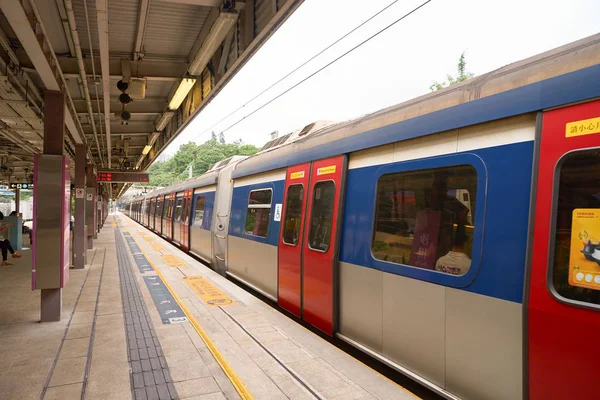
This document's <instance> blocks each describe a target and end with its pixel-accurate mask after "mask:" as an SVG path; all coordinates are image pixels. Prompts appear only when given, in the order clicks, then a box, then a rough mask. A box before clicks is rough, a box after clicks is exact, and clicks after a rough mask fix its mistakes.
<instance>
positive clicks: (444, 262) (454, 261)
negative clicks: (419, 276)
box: [435, 225, 471, 275]
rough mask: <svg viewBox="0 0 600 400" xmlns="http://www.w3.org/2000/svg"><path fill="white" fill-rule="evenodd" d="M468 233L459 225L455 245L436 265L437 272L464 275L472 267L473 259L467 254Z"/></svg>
mask: <svg viewBox="0 0 600 400" xmlns="http://www.w3.org/2000/svg"><path fill="white" fill-rule="evenodd" d="M466 243H467V231H466V229H465V226H464V225H458V227H457V228H456V232H455V234H454V245H453V246H452V249H451V250H450V251H449V252H448V253H447V254H446V255H445V256H442V257H440V258H439V259H438V260H437V262H436V263H435V270H436V271H440V272H444V273H446V274H452V275H463V274H465V273H466V272H467V271H468V270H469V268H470V267H471V259H470V258H469V256H468V255H467V254H466V251H465V244H466Z"/></svg>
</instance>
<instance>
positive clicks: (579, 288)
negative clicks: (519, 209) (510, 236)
mask: <svg viewBox="0 0 600 400" xmlns="http://www.w3.org/2000/svg"><path fill="white" fill-rule="evenodd" d="M559 168H560V172H559V173H560V175H559V181H558V185H557V187H556V188H555V189H554V190H555V191H558V196H557V197H555V204H557V210H556V214H555V215H554V221H555V229H554V233H553V235H554V249H553V250H551V251H553V252H554V260H553V271H552V277H553V279H552V284H553V286H554V289H555V290H556V292H557V293H558V294H560V295H561V296H563V297H565V298H567V299H571V300H577V301H581V302H585V303H592V304H596V305H600V150H597V149H596V150H586V151H580V152H576V153H571V154H569V155H567V156H566V157H565V158H563V160H562V165H561V166H560V167H559ZM557 175H558V174H557ZM555 196H556V194H555Z"/></svg>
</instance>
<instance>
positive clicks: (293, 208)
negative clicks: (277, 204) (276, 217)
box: [282, 185, 304, 246]
mask: <svg viewBox="0 0 600 400" xmlns="http://www.w3.org/2000/svg"><path fill="white" fill-rule="evenodd" d="M303 199H304V186H303V185H291V186H290V187H289V188H288V191H287V198H286V204H285V219H284V221H283V238H282V239H283V243H285V244H289V245H292V246H295V245H296V244H298V235H299V234H300V224H301V223H302V219H301V218H302V201H303Z"/></svg>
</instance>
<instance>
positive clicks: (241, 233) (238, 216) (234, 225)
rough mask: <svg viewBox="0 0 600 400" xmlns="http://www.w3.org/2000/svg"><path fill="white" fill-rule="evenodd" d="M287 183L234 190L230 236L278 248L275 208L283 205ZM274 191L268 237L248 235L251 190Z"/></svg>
mask: <svg viewBox="0 0 600 400" xmlns="http://www.w3.org/2000/svg"><path fill="white" fill-rule="evenodd" d="M284 187H285V181H275V182H265V183H257V184H255V185H247V186H240V187H236V188H234V189H233V196H232V200H231V218H230V220H229V234H230V235H233V236H238V237H241V238H244V239H248V240H253V241H255V242H260V243H265V244H270V245H273V246H277V241H278V240H279V221H274V220H273V216H274V215H275V206H276V205H277V204H281V203H283V190H284ZM267 188H271V189H272V190H273V197H272V199H271V216H270V218H269V230H268V232H267V237H266V238H262V237H258V236H252V235H247V234H246V233H245V231H246V229H245V228H246V214H247V212H248V196H249V194H250V191H251V190H256V189H267Z"/></svg>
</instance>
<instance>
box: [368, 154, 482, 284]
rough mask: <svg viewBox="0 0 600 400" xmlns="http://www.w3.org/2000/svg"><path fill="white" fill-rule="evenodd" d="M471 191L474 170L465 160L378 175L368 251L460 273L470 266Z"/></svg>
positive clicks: (401, 261)
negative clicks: (446, 165) (463, 161)
mask: <svg viewBox="0 0 600 400" xmlns="http://www.w3.org/2000/svg"><path fill="white" fill-rule="evenodd" d="M476 197H477V172H476V171H475V168H473V167H472V166H470V165H458V166H451V167H442V168H432V169H424V170H418V171H406V172H399V173H393V174H386V175H382V176H381V177H380V178H379V181H378V182H377V199H376V205H375V229H374V231H373V241H372V244H371V252H372V254H373V257H375V258H376V259H378V260H382V261H388V262H392V263H396V264H405V265H410V266H413V267H419V268H424V269H430V270H436V271H439V272H443V273H447V274H452V275H464V274H465V273H466V272H467V271H468V270H469V268H470V267H471V252H472V246H473V232H474V228H475V227H474V225H473V216H474V215H475V205H476Z"/></svg>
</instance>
